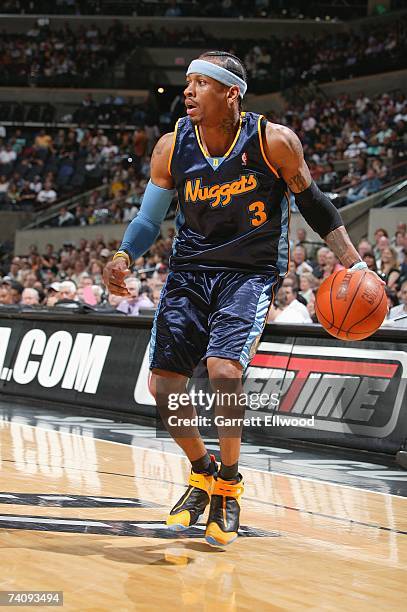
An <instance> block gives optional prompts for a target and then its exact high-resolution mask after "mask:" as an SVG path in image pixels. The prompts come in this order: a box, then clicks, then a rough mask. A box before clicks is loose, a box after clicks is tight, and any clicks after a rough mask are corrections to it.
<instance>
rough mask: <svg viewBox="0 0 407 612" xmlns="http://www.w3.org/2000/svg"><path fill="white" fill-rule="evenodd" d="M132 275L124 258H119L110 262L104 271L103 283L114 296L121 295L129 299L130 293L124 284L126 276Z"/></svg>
mask: <svg viewBox="0 0 407 612" xmlns="http://www.w3.org/2000/svg"><path fill="white" fill-rule="evenodd" d="M130 274H131V272H130V270H129V269H128V267H127V261H126V259H125V258H124V257H117V258H116V259H115V260H114V261H109V263H107V264H106V265H105V267H104V270H103V281H104V283H105V285H106V287H107V289H108V290H109V291H110V293H114V295H121V296H122V297H129V296H130V293H129V291H128V290H127V287H126V284H125V282H124V280H125V278H126V276H129V275H130Z"/></svg>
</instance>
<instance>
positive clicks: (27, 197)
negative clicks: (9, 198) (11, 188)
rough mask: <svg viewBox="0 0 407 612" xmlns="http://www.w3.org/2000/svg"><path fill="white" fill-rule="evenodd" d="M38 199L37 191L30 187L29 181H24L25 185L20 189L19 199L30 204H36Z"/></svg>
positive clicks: (25, 203) (22, 202)
mask: <svg viewBox="0 0 407 612" xmlns="http://www.w3.org/2000/svg"><path fill="white" fill-rule="evenodd" d="M35 200H36V194H35V191H33V190H32V189H31V187H30V183H29V182H28V181H24V182H23V186H22V188H21V191H20V198H19V201H20V203H21V204H24V205H27V204H28V205H29V204H34V203H35Z"/></svg>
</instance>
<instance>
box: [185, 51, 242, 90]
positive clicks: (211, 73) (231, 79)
mask: <svg viewBox="0 0 407 612" xmlns="http://www.w3.org/2000/svg"><path fill="white" fill-rule="evenodd" d="M193 72H194V73H197V74H204V75H205V76H208V77H211V78H212V79H215V81H219V83H223V85H227V86H228V87H232V86H233V85H237V86H238V87H239V89H240V97H241V98H243V96H244V95H245V93H246V91H247V83H246V81H244V80H243V79H241V78H240V77H238V76H237V75H236V74H233V72H230V70H226V68H222V66H219V65H218V64H214V63H213V62H206V61H205V60H202V59H196V60H192V62H191V63H190V64H189V66H188V70H187V76H188V74H192V73H193Z"/></svg>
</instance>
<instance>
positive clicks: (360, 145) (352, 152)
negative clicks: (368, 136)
mask: <svg viewBox="0 0 407 612" xmlns="http://www.w3.org/2000/svg"><path fill="white" fill-rule="evenodd" d="M366 148H367V144H366V143H365V142H364V140H362V138H361V136H360V134H355V135H354V136H353V141H352V142H351V144H350V145H349V146H348V148H347V149H346V151H345V153H344V154H343V156H344V157H347V158H348V159H349V158H353V157H358V156H359V155H360V153H361V152H362V151H364V150H365V149H366Z"/></svg>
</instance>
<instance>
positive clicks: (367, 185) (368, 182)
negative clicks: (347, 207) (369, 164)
mask: <svg viewBox="0 0 407 612" xmlns="http://www.w3.org/2000/svg"><path fill="white" fill-rule="evenodd" d="M381 186H382V182H381V180H380V179H379V178H378V177H377V176H376V174H375V171H374V170H373V169H372V168H370V169H369V170H368V171H367V173H366V178H365V179H363V180H362V181H360V182H358V181H357V180H356V179H354V180H353V181H352V184H351V187H350V188H349V189H348V192H347V195H346V199H347V202H348V204H351V203H352V202H357V201H358V200H362V199H363V198H367V196H369V195H370V194H372V193H375V192H376V191H379V190H380V188H381Z"/></svg>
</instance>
